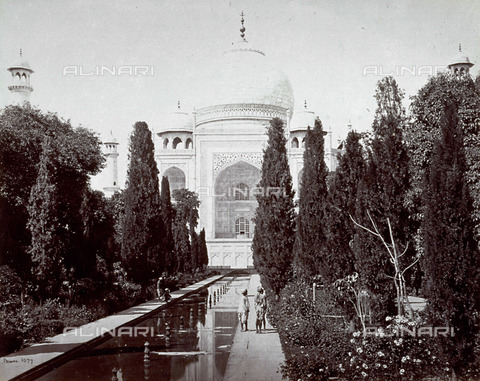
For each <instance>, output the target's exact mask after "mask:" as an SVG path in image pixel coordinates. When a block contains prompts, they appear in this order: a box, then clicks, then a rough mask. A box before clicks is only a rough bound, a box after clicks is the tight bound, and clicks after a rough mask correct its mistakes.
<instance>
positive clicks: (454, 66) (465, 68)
mask: <svg viewBox="0 0 480 381" xmlns="http://www.w3.org/2000/svg"><path fill="white" fill-rule="evenodd" d="M472 66H473V63H471V62H470V59H469V58H468V57H467V55H466V54H464V53H462V44H459V45H458V54H457V56H456V57H455V58H454V59H453V60H452V63H450V64H449V65H448V69H449V70H450V72H451V73H452V74H454V75H455V76H456V77H462V76H464V75H466V74H469V72H470V68H471V67H472Z"/></svg>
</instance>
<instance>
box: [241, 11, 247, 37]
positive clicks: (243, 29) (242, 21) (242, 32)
mask: <svg viewBox="0 0 480 381" xmlns="http://www.w3.org/2000/svg"><path fill="white" fill-rule="evenodd" d="M240 16H242V18H241V20H240V21H241V23H242V27H241V28H240V37H242V40H243V41H247V40H245V30H246V29H245V25H243V23H244V22H245V20H244V19H243V16H245V13H243V11H242V13H240Z"/></svg>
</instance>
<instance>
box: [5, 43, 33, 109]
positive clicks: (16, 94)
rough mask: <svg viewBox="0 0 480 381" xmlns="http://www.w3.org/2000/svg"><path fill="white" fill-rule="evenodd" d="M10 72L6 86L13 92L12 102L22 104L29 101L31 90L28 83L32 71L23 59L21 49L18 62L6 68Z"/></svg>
mask: <svg viewBox="0 0 480 381" xmlns="http://www.w3.org/2000/svg"><path fill="white" fill-rule="evenodd" d="M7 70H8V71H9V72H10V73H12V83H11V85H10V86H8V90H10V91H11V93H12V94H13V98H14V99H13V103H16V104H20V105H22V104H23V103H25V102H30V93H31V92H32V91H33V87H32V85H30V74H32V73H34V71H33V70H32V69H31V68H30V65H29V64H28V62H27V61H26V60H25V59H23V56H22V49H20V59H19V60H18V63H17V64H15V65H13V66H11V67H9V68H8V69H7Z"/></svg>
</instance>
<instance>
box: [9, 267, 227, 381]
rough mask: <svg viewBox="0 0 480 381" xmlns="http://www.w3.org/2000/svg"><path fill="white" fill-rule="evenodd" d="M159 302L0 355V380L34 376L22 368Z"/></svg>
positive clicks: (78, 346) (65, 352) (88, 341)
mask: <svg viewBox="0 0 480 381" xmlns="http://www.w3.org/2000/svg"><path fill="white" fill-rule="evenodd" d="M221 278H223V275H216V276H213V277H210V278H208V279H206V280H203V281H201V282H198V283H195V284H193V285H191V286H188V287H185V288H182V289H181V290H177V291H175V292H172V299H178V298H181V297H183V296H186V295H189V294H192V293H195V292H197V290H198V289H200V288H202V287H204V286H206V285H208V284H210V283H214V282H216V281H217V280H219V279H221ZM163 304H164V302H159V301H157V300H152V301H149V302H146V303H143V304H140V305H138V306H135V307H132V308H129V309H127V310H125V311H122V312H119V313H117V314H115V315H110V316H107V317H105V318H103V319H100V320H96V321H94V322H92V323H89V324H86V325H83V326H81V327H79V328H78V329H75V330H72V331H69V332H67V333H64V334H60V335H57V336H54V337H51V338H47V339H45V341H44V342H42V343H39V344H34V345H32V346H30V347H27V348H25V349H23V350H21V351H18V352H15V353H12V354H10V355H7V356H5V357H1V358H0V381H4V380H10V379H12V378H15V377H18V376H20V375H21V376H20V377H19V379H34V377H30V376H27V373H25V372H29V371H31V370H32V369H33V368H35V367H37V366H45V367H48V366H50V364H51V363H52V362H54V361H57V360H59V359H60V357H61V356H70V357H72V358H73V357H74V356H75V354H76V353H77V351H80V350H83V349H84V348H85V346H87V345H88V346H89V347H90V346H95V345H98V343H100V340H102V338H103V337H104V336H105V332H108V331H111V330H115V329H118V328H119V327H121V326H123V325H127V324H132V322H134V321H135V320H137V319H143V318H144V316H145V315H146V314H150V313H152V314H153V313H154V312H153V311H155V310H156V309H158V308H159V307H161V306H162V305H163Z"/></svg>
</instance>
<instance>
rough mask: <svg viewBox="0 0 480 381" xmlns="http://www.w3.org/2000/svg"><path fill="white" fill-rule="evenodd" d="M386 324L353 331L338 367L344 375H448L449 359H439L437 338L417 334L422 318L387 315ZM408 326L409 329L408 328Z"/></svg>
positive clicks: (390, 377)
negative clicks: (343, 357)
mask: <svg viewBox="0 0 480 381" xmlns="http://www.w3.org/2000/svg"><path fill="white" fill-rule="evenodd" d="M386 320H387V321H386V323H387V325H386V327H385V328H382V327H379V328H377V329H375V330H371V331H369V332H371V333H370V334H367V335H366V336H363V335H362V332H360V331H357V332H354V333H353V336H352V338H351V339H350V344H351V348H350V350H349V351H348V353H347V355H348V356H347V358H346V361H345V363H343V364H339V368H340V370H341V372H342V374H343V375H344V377H346V378H347V379H352V380H358V379H369V380H386V379H388V380H397V379H398V380H400V379H402V380H404V379H405V380H407V379H411V380H418V379H422V378H424V377H433V376H434V377H447V376H448V375H449V374H450V373H451V369H450V367H449V364H448V362H445V361H443V360H442V359H441V355H440V353H439V351H438V347H439V346H438V342H437V340H439V339H437V338H434V337H427V336H421V335H418V334H416V332H418V328H420V327H422V325H423V322H422V321H421V320H417V321H408V319H406V318H405V317H399V316H397V317H395V318H391V317H387V319H386ZM407 330H408V331H407Z"/></svg>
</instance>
